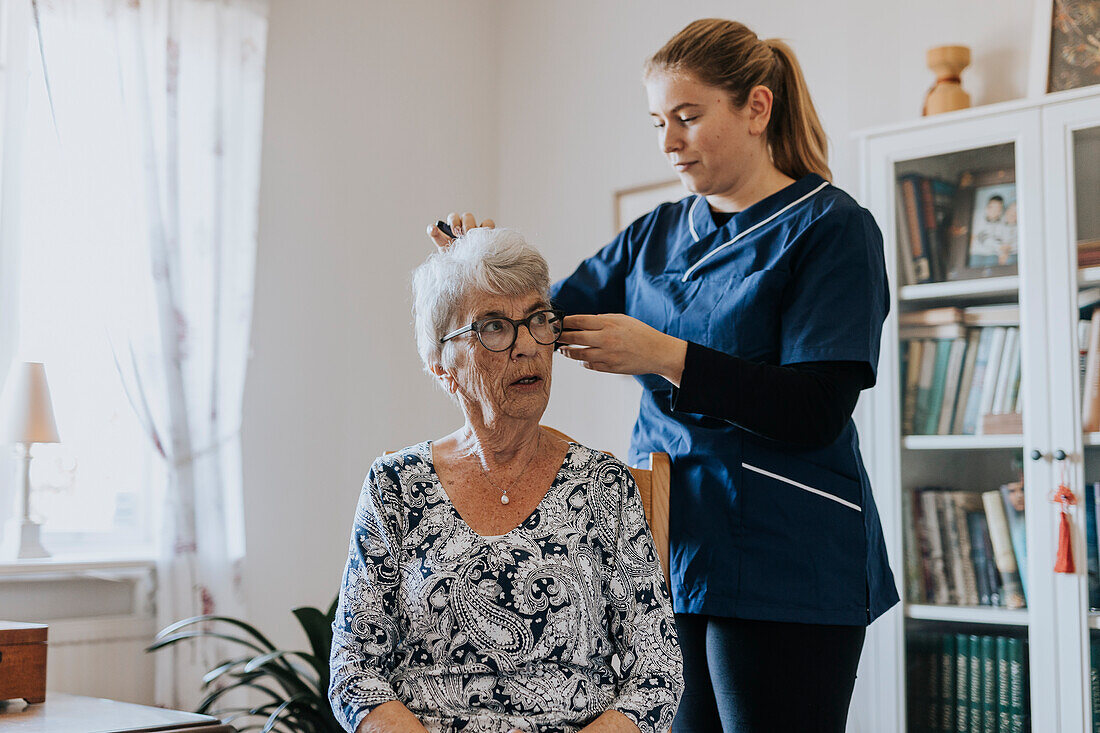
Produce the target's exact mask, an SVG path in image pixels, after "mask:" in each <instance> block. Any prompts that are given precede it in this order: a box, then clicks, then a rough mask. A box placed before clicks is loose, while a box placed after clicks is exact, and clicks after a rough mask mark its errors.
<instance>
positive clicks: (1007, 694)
mask: <svg viewBox="0 0 1100 733" xmlns="http://www.w3.org/2000/svg"><path fill="white" fill-rule="evenodd" d="M993 654H994V655H995V656H996V658H997V727H996V728H995V729H994V730H996V731H1006V733H1007V731H1008V730H1009V728H1011V727H1012V720H1011V715H1012V700H1011V697H1012V686H1011V685H1010V684H1009V675H1008V639H1007V638H1006V637H1004V636H998V637H997V638H996V639H995V640H994V642H993Z"/></svg>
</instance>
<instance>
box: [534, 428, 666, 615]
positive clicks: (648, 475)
mask: <svg viewBox="0 0 1100 733" xmlns="http://www.w3.org/2000/svg"><path fill="white" fill-rule="evenodd" d="M542 429H543V430H545V431H546V432H548V433H550V434H551V435H555V436H557V437H559V438H561V439H562V440H568V441H570V442H576V441H574V440H573V439H572V438H570V437H569V436H568V435H566V434H565V433H563V432H561V431H560V430H555V429H554V428H551V427H548V426H546V425H543V426H542ZM604 453H607V455H611V453H609V452H608V451H604ZM630 474H631V475H632V476H633V477H634V483H636V484H637V485H638V493H640V494H641V496H642V508H643V509H644V510H645V518H646V520H647V521H648V522H649V531H650V532H652V533H653V544H654V546H655V547H656V548H657V556H658V557H659V558H660V559H661V570H663V571H664V573H665V583H666V584H667V585H668V588H669V592H670V593H671V592H672V580H671V578H670V576H669V571H668V493H669V475H670V465H669V458H668V453H650V454H649V468H634V467H633V466H631V467H630Z"/></svg>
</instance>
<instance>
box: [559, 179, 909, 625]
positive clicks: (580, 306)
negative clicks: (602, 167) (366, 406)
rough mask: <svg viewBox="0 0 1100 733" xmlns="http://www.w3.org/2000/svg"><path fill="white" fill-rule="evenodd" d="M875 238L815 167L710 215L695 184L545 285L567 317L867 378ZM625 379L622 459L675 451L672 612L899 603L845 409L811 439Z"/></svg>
mask: <svg viewBox="0 0 1100 733" xmlns="http://www.w3.org/2000/svg"><path fill="white" fill-rule="evenodd" d="M882 246H883V245H882V235H881V232H880V231H879V229H878V226H877V225H876V224H875V221H874V219H873V218H872V217H871V214H870V213H869V212H868V211H867V210H865V209H863V208H861V207H860V206H859V205H858V204H857V203H856V202H855V201H854V200H853V199H852V198H851V197H850V196H848V195H847V194H846V193H844V192H843V191H841V190H840V189H838V188H835V187H833V186H832V185H830V184H828V183H826V182H825V181H824V180H823V179H822V178H821V177H820V176H817V175H813V174H811V175H808V176H806V177H804V178H802V179H801V180H799V181H796V182H795V183H792V184H791V185H790V186H788V187H786V188H784V189H783V190H781V191H779V192H777V193H775V194H773V195H771V196H768V197H767V198H765V199H763V200H761V201H759V202H757V203H755V204H753V205H752V206H750V207H748V208H747V209H745V210H744V211H741V212H739V213H737V214H736V215H734V216H733V218H732V219H731V220H730V221H729V222H727V223H726V224H725V225H723V226H721V227H716V226H715V223H714V220H713V218H712V216H711V213H710V209H709V207H708V206H707V203H706V201H705V200H704V199H703V198H702V197H700V196H690V197H687V198H685V199H683V200H682V201H680V202H678V203H670V204H662V205H660V206H658V207H657V208H656V209H654V210H653V211H651V212H650V213H648V214H646V215H645V216H643V217H641V218H640V219H638V220H637V221H635V222H634V223H632V224H631V225H630V226H628V227H627V228H626V229H624V230H623V231H622V232H621V233H620V234H619V235H618V236H617V237H616V238H615V239H614V240H613V241H612V242H611V243H610V244H608V245H607V246H606V247H604V248H603V249H602V250H600V251H599V252H598V253H596V254H595V255H594V256H592V257H590V258H589V259H587V260H585V261H584V262H582V263H581V265H580V266H579V267H578V268H577V270H576V271H575V272H574V273H573V274H572V275H570V276H569V277H568V278H566V279H565V280H562V281H561V282H559V283H557V284H556V285H554V287H553V289H552V293H551V294H552V299H553V301H554V303H555V305H556V306H557V307H560V308H562V309H563V310H565V311H566V313H568V314H579V313H626V314H627V315H630V316H633V317H635V318H638V319H639V320H641V321H644V322H645V323H647V324H649V325H650V326H653V327H654V328H656V329H657V330H659V331H663V332H664V333H668V334H671V335H673V336H677V337H679V338H682V339H685V340H687V341H691V342H695V343H698V344H702V345H705V346H709V347H711V348H713V349H717V350H719V351H723V352H726V353H728V354H732V355H734V356H738V357H741V358H744V359H748V360H751V361H755V362H762V363H767V364H777V365H784V364H797V363H800V362H811V361H859V362H866V363H867V364H869V365H870V367H871V373H872V374H874V373H875V370H876V369H877V366H878V353H879V339H880V336H881V332H882V323H883V321H884V320H885V318H886V313H887V310H888V308H889V292H888V290H887V284H886V276H885V264H884V261H883V250H882ZM692 377H693V375H692V374H691V373H689V372H688V371H685V374H684V378H683V380H682V383H681V388H680V389H681V390H682V391H683V392H684V393H685V394H686V393H687V392H688V391H689V390H690V391H691V392H692V393H693V394H694V395H696V398H695V399H693V400H692V401H693V402H696V403H697V402H698V394H699V393H700V392H701V391H705V390H707V389H708V386H710V385H707V384H697V383H691V381H690V380H691V379H692ZM638 380H639V381H640V382H641V383H642V386H643V387H644V391H643V394H642V402H641V407H640V409H639V413H638V420H637V422H636V423H635V425H634V432H633V436H632V438H631V450H630V461H631V463H633V464H638V463H639V462H644V461H646V460H647V459H648V454H649V453H650V452H651V451H664V452H666V453H668V454H669V456H670V457H671V459H672V482H671V483H672V491H671V499H670V503H671V507H670V517H669V524H670V526H669V534H670V543H671V552H670V565H671V568H670V570H671V576H672V585H673V605H674V609H675V610H676V612H678V613H703V614H710V615H715V616H727V617H736V618H746V619H761V620H772V621H788V622H796V623H817V624H840V625H863V624H868V623H870V622H871V621H872V620H874V619H875V618H877V617H878V616H879V615H881V614H882V613H883V612H884V611H886V610H887V609H889V608H890V607H891V606H893V605H894V604H895V603H897V601H898V595H897V590H896V589H895V586H894V579H893V575H892V573H891V571H890V567H889V565H888V562H887V557H886V547H885V543H884V541H883V537H882V528H881V524H880V522H879V516H878V510H877V509H876V507H875V502H874V498H873V496H872V494H871V485H870V481H869V480H868V477H867V472H866V470H865V469H864V467H863V461H862V458H861V457H860V452H859V439H858V436H857V435H856V428H855V423H854V422H853V421H851V420H849V421H848V424H847V425H846V426H845V428H844V429H843V430H842V431H841V434H840V436H839V437H838V438H837V439H836V440H835V441H834V442H833V443H832V444H831V445H829V446H826V447H823V448H809V449H807V448H803V447H798V446H792V445H790V444H787V443H782V442H778V441H773V440H769V439H767V438H763V437H761V436H759V435H756V434H754V433H751V432H749V431H747V430H745V429H743V428H741V427H739V426H738V425H736V424H733V423H732V422H730V421H727V420H722V419H718V418H715V417H708V416H705V415H700V414H693V413H688V412H684V411H678V410H676V409H675V404H676V401H677V397H678V394H677V390H676V389H675V388H674V387H673V386H672V385H671V384H670V383H669V382H667V381H666V380H665V379H664V378H662V377H658V376H656V375H652V374H647V375H642V376H640V377H638ZM868 386H869V385H868ZM712 387H713V388H720V387H721V385H713V386H712Z"/></svg>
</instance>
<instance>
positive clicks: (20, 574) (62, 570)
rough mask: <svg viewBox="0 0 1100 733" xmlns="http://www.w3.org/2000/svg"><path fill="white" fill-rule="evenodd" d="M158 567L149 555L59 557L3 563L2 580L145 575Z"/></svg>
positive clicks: (105, 554) (0, 567)
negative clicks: (109, 574)
mask: <svg viewBox="0 0 1100 733" xmlns="http://www.w3.org/2000/svg"><path fill="white" fill-rule="evenodd" d="M155 567H156V560H155V559H153V558H152V557H150V556H149V555H148V554H147V553H141V554H137V553H135V554H125V553H103V554H80V555H72V554H68V555H66V554H58V555H54V556H52V557H44V558H35V559H25V560H0V581H3V580H6V579H16V578H26V577H42V576H46V575H48V576H53V577H57V576H69V577H81V576H88V575H101V574H103V573H111V574H119V573H121V574H125V575H129V574H145V573H148V572H149V571H150V570H152V569H154V568H155Z"/></svg>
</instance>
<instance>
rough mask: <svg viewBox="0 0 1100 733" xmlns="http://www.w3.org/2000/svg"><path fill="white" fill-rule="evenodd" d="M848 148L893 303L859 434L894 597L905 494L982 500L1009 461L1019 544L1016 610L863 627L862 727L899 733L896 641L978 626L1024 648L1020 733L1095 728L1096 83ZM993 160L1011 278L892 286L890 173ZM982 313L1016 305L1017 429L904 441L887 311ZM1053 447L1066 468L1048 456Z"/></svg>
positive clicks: (903, 616)
mask: <svg viewBox="0 0 1100 733" xmlns="http://www.w3.org/2000/svg"><path fill="white" fill-rule="evenodd" d="M857 138H858V140H859V144H860V151H861V176H862V202H863V203H864V205H866V206H867V207H868V208H870V209H871V211H872V212H873V213H874V215H875V218H876V219H877V221H878V223H879V225H880V226H881V227H882V231H883V234H884V238H885V243H886V262H887V270H888V272H889V273H890V275H891V293H892V297H893V302H892V307H891V315H890V318H889V319H888V321H887V323H886V327H885V329H884V333H883V345H882V353H881V357H880V365H879V381H878V386H877V387H876V389H875V390H873V391H872V392H871V393H870V395H869V399H868V402H867V403H866V404H865V405H864V412H863V413H862V416H863V418H864V420H865V424H864V425H863V427H862V430H861V431H862V432H863V433H864V435H865V437H864V442H865V443H866V450H865V454H866V457H867V460H868V467H869V471H870V473H871V478H872V482H873V485H874V487H875V492H876V498H877V502H878V506H879V509H880V512H881V515H882V522H883V528H884V532H885V536H886V540H887V543H888V548H889V553H890V561H891V563H892V566H893V569H894V575H895V578H896V580H897V583H898V587H899V592H901V593H902V595H903V596H904V595H905V585H906V583H905V548H904V544H903V537H904V536H905V535H906V532H905V531H904V526H903V522H904V521H905V518H904V515H903V503H904V502H905V501H906V500H907V497H908V492H910V491H911V490H912V489H914V488H916V487H923V486H928V485H939V486H952V487H955V488H958V489H964V490H990V489H995V488H997V487H998V486H999V485H1000V484H1001V483H1004V482H1005V481H1007V480H1010V479H1011V478H1012V468H1011V462H1012V459H1013V458H1014V457H1022V459H1023V471H1024V484H1025V497H1026V499H1025V501H1026V511H1025V519H1026V523H1025V526H1026V533H1027V548H1028V550H1027V568H1026V572H1027V576H1028V589H1027V590H1028V594H1027V595H1028V598H1027V600H1028V607H1027V608H1026V609H1018V610H1009V609H1004V608H993V607H977V606H975V607H960V606H937V605H930V604H927V603H909V602H905V603H903V604H902V605H901V606H900V607H899V608H898V609H895V610H893V611H891V613H889V614H887V615H886V616H885V617H884V618H883V619H882V620H881V621H880V622H878V623H876V624H875V627H873V629H872V633H871V634H870V635H869V637H868V650H867V653H868V654H870V655H871V657H872V660H871V662H870V669H872V670H873V674H874V679H873V680H872V682H871V684H872V686H873V687H874V699H875V704H876V706H877V709H876V711H875V714H874V718H875V720H876V721H877V726H878V727H877V728H876V729H881V730H898V731H902V730H905V729H906V674H907V668H908V665H907V651H908V650H907V643H906V638H907V637H906V631H907V630H909V629H931V630H933V631H937V630H943V631H945V632H949V633H950V632H965V633H982V630H984V629H988V630H989V633H990V634H1015V635H1017V636H1018V637H1021V638H1026V639H1027V641H1028V655H1029V665H1030V666H1029V673H1030V675H1029V676H1030V693H1029V700H1030V721H1031V730H1033V731H1042V732H1043V733H1047V732H1052V731H1067V732H1072V733H1080V732H1081V731H1090V730H1093V728H1092V727H1091V726H1092V720H1091V712H1090V711H1091V708H1092V700H1091V696H1090V681H1089V675H1090V666H1089V665H1090V660H1089V643H1088V640H1089V633H1090V629H1098V628H1100V619H1098V618H1097V616H1096V615H1095V614H1090V611H1089V607H1088V594H1087V588H1086V570H1087V568H1086V546H1085V545H1086V543H1085V526H1086V522H1085V508H1084V507H1085V498H1084V493H1083V492H1084V489H1085V486H1086V482H1094V481H1100V435H1098V434H1095V433H1093V434H1085V433H1083V431H1082V429H1081V424H1082V421H1081V395H1080V384H1079V344H1078V343H1077V340H1078V336H1077V327H1076V324H1077V322H1078V320H1079V316H1078V301H1077V298H1078V293H1079V291H1080V290H1082V289H1084V288H1086V287H1095V286H1096V285H1097V284H1098V283H1100V268H1098V267H1091V268H1087V269H1080V270H1079V269H1078V267H1077V243H1078V242H1079V241H1083V240H1096V239H1100V87H1092V88H1090V89H1081V90H1074V91H1071V92H1063V93H1058V94H1051V95H1047V96H1045V97H1042V98H1038V99H1032V100H1022V101H1018V102H1010V103H1005V104H997V105H989V106H986V107H979V108H975V109H970V110H964V111H960V112H954V113H949V114H944V115H939V116H936V117H931V118H924V119H920V120H916V121H913V122H912V123H907V124H902V125H895V126H891V127H886V128H880V129H874V130H868V131H863V132H861V133H859V134H858V136H857ZM1006 165H1007V166H1011V167H1012V168H1014V170H1015V186H1016V197H1017V198H1016V200H1017V204H1018V224H1017V230H1018V261H1017V274H1008V275H1003V274H998V275H997V276H990V277H980V276H978V277H974V278H972V279H955V280H951V281H946V282H928V283H921V284H903V285H902V286H901V287H898V280H899V277H901V276H902V275H903V274H904V273H905V268H904V263H903V262H902V261H901V260H900V259H899V252H898V250H899V247H898V239H899V235H898V219H897V218H898V217H899V216H900V215H904V212H899V211H898V210H897V208H898V207H899V203H898V198H897V195H896V188H895V186H896V182H897V180H898V176H901V175H904V174H906V173H920V174H923V175H926V176H936V177H944V178H948V179H950V178H951V177H953V176H954V177H956V178H957V177H958V175H959V174H960V173H961V172H963V171H968V170H969V171H974V170H981V169H983V168H985V169H993V168H1003V167H1004V166H1006ZM991 303H1018V304H1019V308H1020V324H1019V328H1020V331H1019V333H1020V344H1021V350H1020V354H1021V380H1020V400H1021V403H1022V414H1023V421H1022V424H1023V432H1022V434H1020V435H908V436H903V435H902V434H901V425H902V409H903V408H902V390H903V387H904V385H902V384H900V370H901V367H902V364H901V361H902V359H901V354H900V353H899V351H900V343H899V327H898V314H899V313H902V312H906V311H914V310H923V309H927V308H933V307H937V306H944V305H949V306H960V307H966V306H970V305H981V304H991ZM1036 451H1037V452H1038V455H1039V458H1038V459H1033V458H1032V454H1033V453H1034V452H1036ZM1058 451H1063V452H1064V453H1065V455H1066V458H1065V460H1064V461H1058V460H1056V459H1055V458H1054V456H1055V455H1056V454H1057V453H1058ZM1063 470H1064V471H1065V473H1066V475H1067V476H1068V480H1069V485H1070V487H1071V489H1072V490H1073V491H1074V493H1075V495H1076V497H1077V500H1078V507H1077V509H1076V511H1075V516H1074V519H1075V520H1076V521H1075V526H1074V537H1073V553H1074V560H1075V562H1076V567H1077V572H1076V573H1075V574H1072V575H1066V574H1056V573H1055V572H1054V571H1053V568H1054V563H1055V555H1056V543H1057V527H1058V523H1057V522H1058V507H1057V505H1055V504H1053V503H1051V501H1050V500H1049V495H1050V492H1051V491H1052V490H1053V489H1054V488H1055V487H1056V486H1057V484H1058V482H1059V478H1060V476H1061V474H1062V472H1063ZM907 601H908V599H907Z"/></svg>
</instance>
